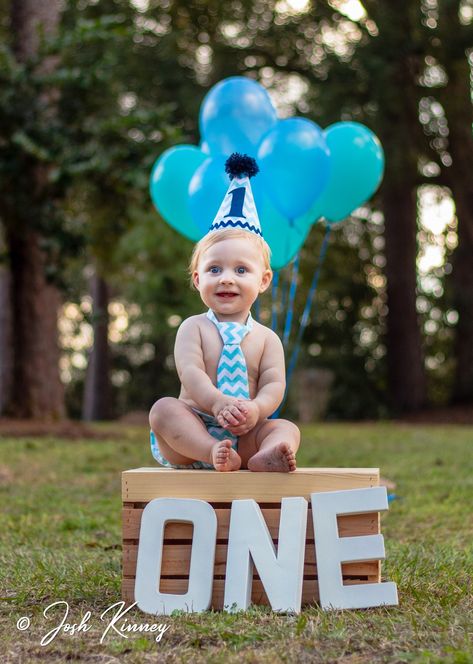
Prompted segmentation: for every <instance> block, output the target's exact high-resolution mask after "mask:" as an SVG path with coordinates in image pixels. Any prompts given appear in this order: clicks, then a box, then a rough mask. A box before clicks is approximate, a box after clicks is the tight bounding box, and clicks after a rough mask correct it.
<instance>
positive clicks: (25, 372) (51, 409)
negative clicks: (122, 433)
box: [8, 228, 64, 419]
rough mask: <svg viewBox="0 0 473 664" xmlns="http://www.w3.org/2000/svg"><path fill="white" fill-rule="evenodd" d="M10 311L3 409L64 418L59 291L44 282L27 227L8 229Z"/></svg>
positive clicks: (38, 251)
mask: <svg viewBox="0 0 473 664" xmlns="http://www.w3.org/2000/svg"><path fill="white" fill-rule="evenodd" d="M8 243H9V248H10V266H11V294H12V295H11V301H12V309H13V330H14V334H13V343H12V346H13V353H12V354H13V384H12V388H11V399H10V406H9V408H8V412H9V413H10V414H12V415H13V416H15V417H22V418H40V419H58V418H61V417H63V416H64V389H63V386H62V383H61V380H60V377H59V348H58V343H57V313H58V310H59V306H60V303H61V301H60V296H59V291H58V289H57V288H56V287H55V286H52V285H50V284H48V283H47V281H46V277H45V257H44V254H43V252H42V251H41V249H40V237H39V236H38V234H37V233H35V232H34V231H32V230H27V229H23V232H21V230H18V228H16V229H15V230H14V231H13V232H10V233H9V237H8Z"/></svg>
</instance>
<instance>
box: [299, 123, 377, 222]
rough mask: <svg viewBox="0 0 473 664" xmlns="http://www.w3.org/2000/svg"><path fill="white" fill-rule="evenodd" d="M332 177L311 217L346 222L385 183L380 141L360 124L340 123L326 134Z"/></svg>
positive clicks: (329, 128) (332, 126)
mask: <svg viewBox="0 0 473 664" xmlns="http://www.w3.org/2000/svg"><path fill="white" fill-rule="evenodd" d="M325 138H326V141H327V145H328V147H329V150H330V161H331V170H330V177H329V181H328V183H327V186H326V188H325V190H324V191H323V192H322V196H321V197H320V198H319V200H318V201H317V202H316V203H315V205H314V207H313V209H312V214H313V215H314V216H323V217H325V219H326V220H327V221H328V222H329V223H333V222H337V221H341V220H342V219H345V217H347V216H348V215H349V214H350V213H351V212H353V210H355V209H356V208H357V207H359V206H360V205H362V204H363V203H364V202H365V201H367V200H368V199H369V198H370V197H371V196H372V195H373V194H374V192H375V191H376V189H377V188H378V186H379V185H380V183H381V180H382V179H383V172H384V154H383V148H382V146H381V143H380V142H379V139H378V138H377V137H376V135H375V134H373V132H372V131H371V130H370V129H368V128H367V127H365V126H364V125H362V124H359V123H357V122H337V123H336V124H333V125H331V126H330V127H328V128H327V129H326V130H325Z"/></svg>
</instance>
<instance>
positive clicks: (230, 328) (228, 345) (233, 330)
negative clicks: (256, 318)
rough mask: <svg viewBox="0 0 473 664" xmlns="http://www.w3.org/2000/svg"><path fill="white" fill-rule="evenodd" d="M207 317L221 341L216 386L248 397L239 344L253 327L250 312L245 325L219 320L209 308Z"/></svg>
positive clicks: (230, 392)
mask: <svg viewBox="0 0 473 664" xmlns="http://www.w3.org/2000/svg"><path fill="white" fill-rule="evenodd" d="M207 318H208V319H209V320H211V321H212V323H215V325H216V326H217V329H218V331H219V333H220V336H221V337H222V341H223V348H222V354H221V355H220V359H219V361H218V367H217V388H218V389H219V390H220V391H221V392H222V393H223V394H229V395H231V396H232V397H241V398H242V399H249V398H250V389H249V385H248V371H247V368H246V360H245V356H244V355H243V351H242V349H241V345H240V344H241V342H242V341H243V338H244V337H245V336H246V335H247V334H248V332H249V331H250V330H251V328H252V327H253V319H252V317H251V314H249V315H248V320H247V321H246V325H242V324H241V323H226V322H220V321H219V320H217V318H216V316H215V314H214V312H213V311H212V310H211V309H209V310H208V312H207Z"/></svg>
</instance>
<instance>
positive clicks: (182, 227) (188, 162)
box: [150, 145, 206, 242]
mask: <svg viewBox="0 0 473 664" xmlns="http://www.w3.org/2000/svg"><path fill="white" fill-rule="evenodd" d="M205 159H206V156H205V154H203V153H202V152H201V151H200V150H199V149H198V148H196V147H195V146H193V145H178V146H176V147H174V148H170V149H169V150H166V151H165V152H163V154H162V155H161V156H160V157H159V158H158V159H157V161H156V162H155V164H154V166H153V169H152V171H151V177H150V194H151V198H152V200H153V203H154V205H155V207H156V209H157V210H158V212H159V213H160V214H161V216H162V217H163V219H164V220H165V221H166V222H167V223H168V224H169V225H170V226H172V228H174V229H175V230H177V231H178V232H179V233H181V234H182V235H184V236H185V237H187V238H188V239H189V240H192V241H193V242H196V241H197V240H200V238H201V237H202V235H203V233H202V232H201V231H200V229H199V227H198V226H197V225H196V224H195V223H194V221H193V219H192V216H191V212H190V208H189V200H188V195H187V191H188V188H189V182H190V181H191V178H192V176H193V175H194V172H195V171H196V169H197V168H198V167H199V166H200V165H201V164H202V163H203V162H204V161H205Z"/></svg>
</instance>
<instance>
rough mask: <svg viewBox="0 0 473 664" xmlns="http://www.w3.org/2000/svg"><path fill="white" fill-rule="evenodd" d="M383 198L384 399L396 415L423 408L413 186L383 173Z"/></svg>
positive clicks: (423, 383)
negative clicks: (386, 390) (386, 386)
mask: <svg viewBox="0 0 473 664" xmlns="http://www.w3.org/2000/svg"><path fill="white" fill-rule="evenodd" d="M388 158H389V155H388ZM382 200H383V210H384V219H385V234H384V235H385V239H386V278H387V295H388V317H387V364H388V380H389V396H390V401H391V404H392V406H393V408H394V409H395V411H397V412H406V411H414V410H418V409H420V408H421V407H422V406H424V405H425V401H426V380H425V372H424V362H423V353H422V346H421V339H420V331H419V321H418V316H417V310H416V256H417V243H416V218H417V205H416V192H415V189H413V188H412V182H409V181H407V182H405V183H403V182H402V181H400V182H399V183H396V182H392V181H391V179H390V178H389V174H388V175H387V177H386V184H385V185H384V187H383V195H382Z"/></svg>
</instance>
